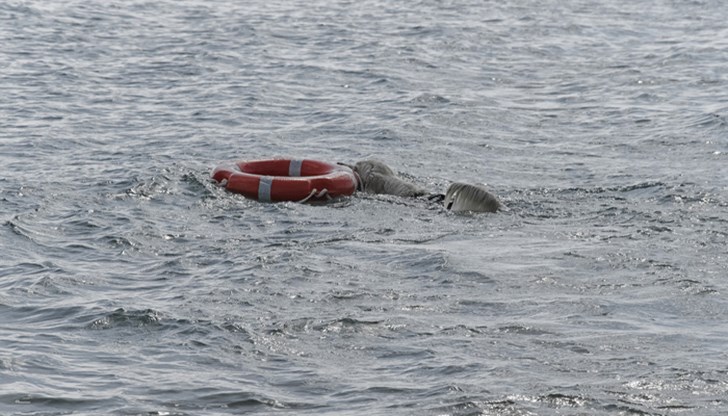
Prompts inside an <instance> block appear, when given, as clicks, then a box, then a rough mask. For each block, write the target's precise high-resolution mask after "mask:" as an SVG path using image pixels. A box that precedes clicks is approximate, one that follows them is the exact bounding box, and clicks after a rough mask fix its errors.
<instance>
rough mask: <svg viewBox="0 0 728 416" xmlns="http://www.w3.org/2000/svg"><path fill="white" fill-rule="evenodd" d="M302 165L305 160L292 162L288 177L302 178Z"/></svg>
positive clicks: (289, 166)
mask: <svg viewBox="0 0 728 416" xmlns="http://www.w3.org/2000/svg"><path fill="white" fill-rule="evenodd" d="M302 165H303V160H291V163H290V164H289V165H288V176H301V166H302Z"/></svg>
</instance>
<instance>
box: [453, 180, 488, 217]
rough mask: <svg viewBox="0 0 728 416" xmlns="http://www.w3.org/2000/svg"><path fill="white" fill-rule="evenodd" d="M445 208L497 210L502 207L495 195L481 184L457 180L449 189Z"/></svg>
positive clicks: (457, 210) (454, 209) (474, 210)
mask: <svg viewBox="0 0 728 416" xmlns="http://www.w3.org/2000/svg"><path fill="white" fill-rule="evenodd" d="M443 204H445V208H446V209H448V210H451V211H455V212H463V211H473V212H496V211H498V209H499V208H500V207H501V204H500V202H498V199H497V198H496V197H495V195H493V194H491V193H490V192H488V191H487V190H486V189H485V188H484V187H482V186H479V185H470V184H467V183H460V182H455V183H453V184H452V185H450V187H449V188H448V189H447V193H446V194H445V200H444V201H443Z"/></svg>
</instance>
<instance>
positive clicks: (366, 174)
mask: <svg viewBox="0 0 728 416" xmlns="http://www.w3.org/2000/svg"><path fill="white" fill-rule="evenodd" d="M340 164H341V165H344V166H348V167H349V168H351V170H353V171H354V173H355V174H356V175H357V182H358V184H357V190H358V191H361V192H365V193H370V194H387V195H397V196H401V197H411V198H416V197H426V198H427V199H428V200H430V201H433V202H443V204H444V206H445V208H446V209H448V210H451V211H454V212H464V211H472V212H496V211H498V210H499V209H500V208H501V204H500V202H499V201H498V199H497V198H496V197H495V195H493V194H491V193H490V192H489V191H488V190H487V189H485V188H484V187H483V186H479V185H470V184H467V183H461V182H456V183H453V184H451V185H450V187H449V188H448V189H447V192H446V193H445V194H444V195H443V194H433V193H430V192H428V191H427V190H426V189H424V188H422V187H420V186H417V185H415V184H412V183H409V182H407V181H405V180H403V179H401V178H400V177H398V176H397V175H396V174H395V173H394V171H393V170H392V169H391V168H390V167H389V166H387V165H385V164H384V163H382V162H380V161H378V160H371V159H370V160H362V161H360V162H357V163H356V164H355V165H354V166H351V165H346V164H344V163H340Z"/></svg>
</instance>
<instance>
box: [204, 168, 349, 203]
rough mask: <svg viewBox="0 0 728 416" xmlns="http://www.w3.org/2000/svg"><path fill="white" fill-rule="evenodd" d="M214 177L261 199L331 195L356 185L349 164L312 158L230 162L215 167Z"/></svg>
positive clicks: (299, 199) (301, 199) (300, 199)
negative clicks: (342, 164) (337, 163)
mask: <svg viewBox="0 0 728 416" xmlns="http://www.w3.org/2000/svg"><path fill="white" fill-rule="evenodd" d="M212 179H214V180H215V181H217V182H218V183H220V184H221V185H222V186H224V187H225V189H227V190H228V191H231V192H236V193H239V194H242V195H243V196H245V197H246V198H250V199H255V200H256V201H261V202H279V201H296V202H306V201H308V200H310V199H315V200H321V199H331V198H334V197H337V196H348V195H351V194H353V193H354V191H356V187H357V178H356V174H355V173H354V172H353V171H352V170H351V169H350V168H348V167H346V166H341V165H335V164H333V163H327V162H321V161H319V160H310V159H303V160H292V159H268V160H247V161H237V162H230V163H227V164H224V165H221V166H218V167H216V168H215V169H214V170H213V171H212Z"/></svg>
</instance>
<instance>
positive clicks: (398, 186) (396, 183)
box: [353, 160, 428, 197]
mask: <svg viewBox="0 0 728 416" xmlns="http://www.w3.org/2000/svg"><path fill="white" fill-rule="evenodd" d="M353 169H354V172H356V174H357V175H359V179H360V181H361V183H360V189H361V190H362V191H364V192H367V193H370V194H389V195H397V196H404V197H416V196H423V195H427V194H428V192H427V191H426V190H425V189H423V188H420V187H419V186H417V185H415V184H412V183H409V182H405V181H404V180H402V179H400V178H398V177H397V175H396V174H395V173H394V171H392V169H390V168H389V166H387V165H385V164H384V163H382V162H380V161H378V160H362V161H361V162H357V163H356V165H354V168H353Z"/></svg>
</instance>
